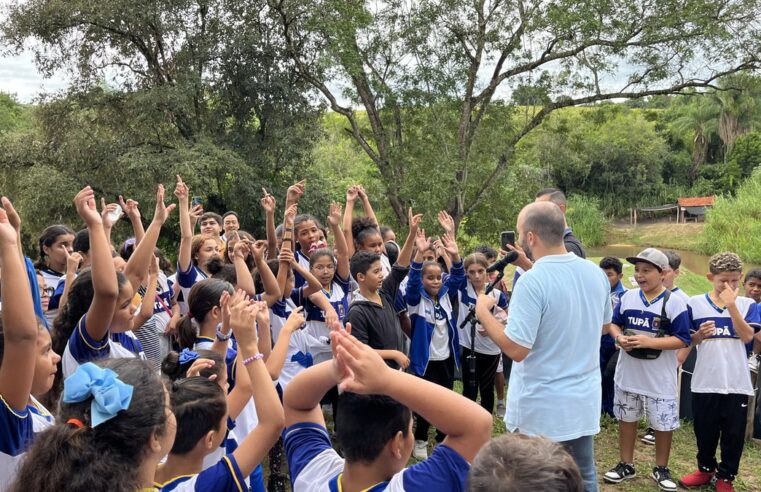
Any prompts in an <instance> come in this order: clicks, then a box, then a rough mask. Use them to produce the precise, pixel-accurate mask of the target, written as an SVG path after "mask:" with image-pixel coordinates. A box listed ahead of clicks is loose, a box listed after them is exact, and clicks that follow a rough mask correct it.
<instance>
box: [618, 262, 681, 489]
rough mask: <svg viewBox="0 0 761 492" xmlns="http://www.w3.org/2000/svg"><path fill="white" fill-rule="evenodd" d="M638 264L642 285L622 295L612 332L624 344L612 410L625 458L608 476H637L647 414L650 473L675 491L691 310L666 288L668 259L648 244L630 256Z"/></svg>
mask: <svg viewBox="0 0 761 492" xmlns="http://www.w3.org/2000/svg"><path fill="white" fill-rule="evenodd" d="M626 260H627V261H628V262H629V263H631V264H633V265H634V272H635V274H634V275H635V279H636V280H637V284H638V285H639V288H638V289H631V290H628V291H626V292H625V293H624V294H622V295H621V301H620V302H619V303H618V304H617V305H616V307H615V308H614V309H613V322H612V323H611V324H610V325H609V329H608V330H606V331H609V332H610V334H611V335H612V336H613V339H614V340H615V343H616V344H617V345H618V346H619V347H621V349H622V350H621V351H620V354H619V357H618V363H617V365H616V375H615V378H614V381H615V396H614V405H613V411H614V414H615V416H616V418H617V419H618V421H619V422H618V427H619V448H620V449H619V451H620V461H619V463H618V464H617V465H616V466H615V467H613V468H612V469H611V470H609V471H608V472H606V473H605V474H604V475H603V479H604V480H605V482H608V483H620V482H623V481H624V480H628V479H631V478H633V477H634V476H635V475H636V471H635V469H634V443H635V440H636V437H637V423H638V421H639V419H640V418H642V417H643V416H645V417H646V418H647V421H648V424H649V426H650V427H652V428H653V429H654V430H655V465H656V466H655V467H654V468H653V472H652V474H651V475H650V476H651V478H652V479H653V480H654V481H655V482H656V483H657V484H658V488H660V490H664V491H676V486H677V485H676V481H675V480H674V479H672V478H671V472H670V471H669V468H668V461H669V454H670V452H671V437H672V433H673V431H674V430H676V429H677V428H679V405H678V400H677V398H678V395H677V371H676V370H675V369H676V367H677V358H676V352H677V349H680V348H684V347H685V346H686V345H688V344H689V343H690V334H689V323H690V321H689V314H688V312H687V306H686V305H685V303H684V301H682V299H681V298H680V297H679V296H675V295H671V291H670V290H668V289H666V288H665V287H664V286H663V276H664V271H665V270H666V269H668V268H669V263H668V258H667V257H666V255H664V254H663V253H662V252H660V251H658V250H657V249H655V248H647V249H645V250H644V251H642V252H641V253H640V254H638V255H637V256H633V257H629V258H627V259H626Z"/></svg>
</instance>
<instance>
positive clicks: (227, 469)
mask: <svg viewBox="0 0 761 492" xmlns="http://www.w3.org/2000/svg"><path fill="white" fill-rule="evenodd" d="M245 478H246V477H244V476H243V474H242V473H241V471H240V468H238V463H237V462H236V461H235V457H234V456H233V455H229V456H224V457H222V458H221V459H220V460H219V461H218V462H217V463H216V464H214V466H211V467H209V468H207V469H205V470H204V471H202V472H201V473H198V474H197V475H182V476H180V477H177V478H173V479H172V480H169V481H168V482H164V483H156V484H154V485H155V487H156V488H157V489H158V490H159V491H161V492H171V491H177V492H200V491H204V492H228V491H229V492H247V491H248V487H247V486H246V482H245Z"/></svg>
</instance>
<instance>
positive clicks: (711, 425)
mask: <svg viewBox="0 0 761 492" xmlns="http://www.w3.org/2000/svg"><path fill="white" fill-rule="evenodd" d="M692 411H693V414H694V417H695V423H694V425H695V437H696V438H697V441H698V467H699V468H700V469H701V470H704V471H713V470H717V472H716V477H717V478H719V479H724V480H734V478H735V475H737V470H738V469H739V467H740V457H741V456H742V452H743V446H744V445H745V423H746V420H747V416H748V397H747V396H746V395H720V394H716V393H693V394H692ZM717 445H720V447H721V463H719V464H718V467H717V463H716V446H717Z"/></svg>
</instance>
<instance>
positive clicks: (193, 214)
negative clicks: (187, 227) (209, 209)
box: [188, 203, 203, 226]
mask: <svg viewBox="0 0 761 492" xmlns="http://www.w3.org/2000/svg"><path fill="white" fill-rule="evenodd" d="M188 215H189V216H190V224H191V226H194V225H195V224H197V223H198V219H200V218H201V216H202V215H203V205H201V204H200V203H198V204H196V205H193V207H192V208H191V209H190V211H189V212H188Z"/></svg>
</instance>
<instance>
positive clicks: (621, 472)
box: [602, 461, 637, 483]
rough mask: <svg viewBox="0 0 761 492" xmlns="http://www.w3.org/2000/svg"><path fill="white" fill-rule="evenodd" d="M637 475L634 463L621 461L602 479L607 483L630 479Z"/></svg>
mask: <svg viewBox="0 0 761 492" xmlns="http://www.w3.org/2000/svg"><path fill="white" fill-rule="evenodd" d="M636 476H637V472H636V471H635V470H634V465H630V464H628V463H624V462H623V461H619V462H618V464H617V465H616V466H615V467H614V468H612V469H610V470H609V471H606V472H605V475H603V476H602V479H603V480H604V481H606V482H607V483H621V482H623V481H624V480H629V479H630V478H634V477H636Z"/></svg>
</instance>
